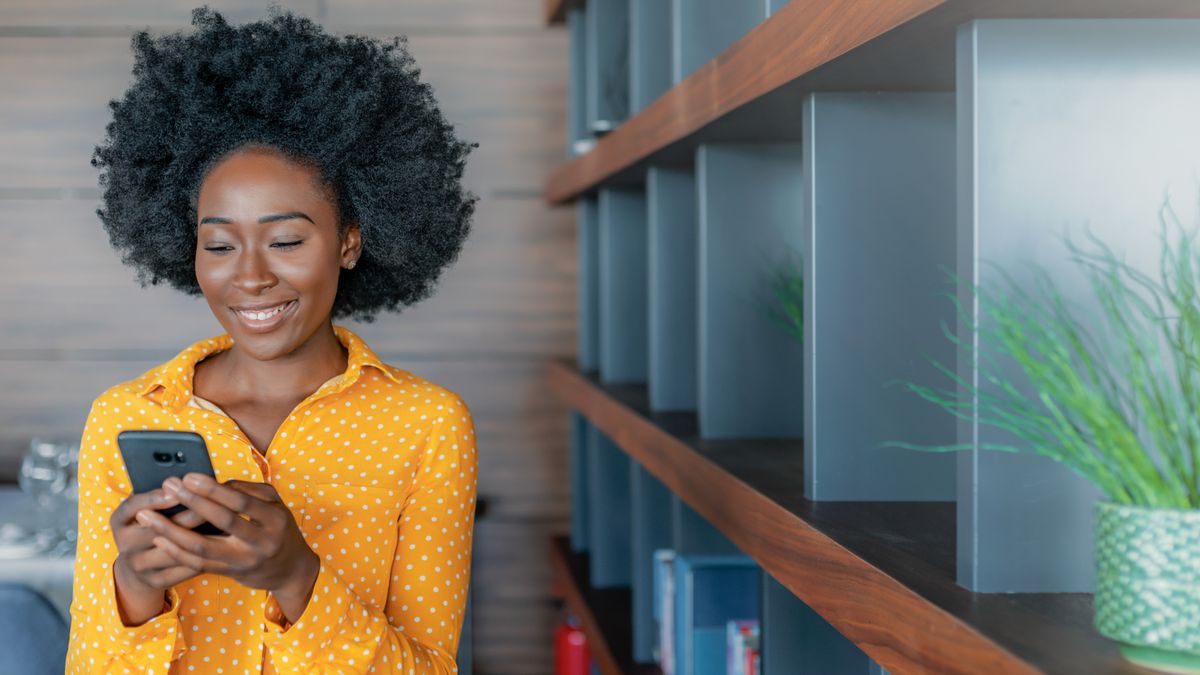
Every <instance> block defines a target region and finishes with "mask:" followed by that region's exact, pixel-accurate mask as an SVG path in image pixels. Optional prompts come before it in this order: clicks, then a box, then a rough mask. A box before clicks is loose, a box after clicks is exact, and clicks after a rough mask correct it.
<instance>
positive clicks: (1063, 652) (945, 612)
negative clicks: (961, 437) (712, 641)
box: [547, 361, 1149, 675]
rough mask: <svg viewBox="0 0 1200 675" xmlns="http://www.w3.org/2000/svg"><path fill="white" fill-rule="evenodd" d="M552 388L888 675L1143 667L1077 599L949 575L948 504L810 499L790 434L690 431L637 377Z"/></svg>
mask: <svg viewBox="0 0 1200 675" xmlns="http://www.w3.org/2000/svg"><path fill="white" fill-rule="evenodd" d="M547 379H548V382H549V384H550V386H551V388H552V389H553V390H554V392H555V393H556V394H557V396H558V397H559V398H561V399H562V400H563V401H564V402H565V403H566V404H567V405H568V406H570V407H571V408H572V409H574V410H577V411H579V412H580V413H581V414H582V415H583V416H584V417H586V418H587V419H588V420H589V422H591V423H592V424H594V425H596V426H597V427H598V428H600V429H601V430H602V431H603V432H604V433H605V434H607V435H608V436H609V437H610V438H611V439H612V440H613V441H614V442H615V443H617V444H618V445H619V446H620V447H621V448H622V449H623V450H624V451H625V452H627V453H628V454H629V455H630V456H631V457H632V458H633V459H635V460H636V461H638V462H639V463H641V464H642V465H643V466H645V467H646V469H647V470H649V471H650V472H651V473H652V474H654V475H655V476H656V477H657V478H658V479H659V480H661V481H662V482H663V483H664V484H665V485H666V486H667V487H668V488H669V489H670V490H672V491H673V492H675V493H676V494H678V495H679V496H680V498H682V499H683V500H684V501H685V502H687V503H688V504H689V505H690V506H691V507H692V508H693V509H695V510H696V511H697V512H699V513H700V514H701V515H702V516H704V517H705V518H706V519H708V520H709V521H710V522H711V523H712V524H713V525H714V526H715V527H716V528H717V529H719V530H720V531H721V532H722V533H724V534H725V536H726V537H728V538H729V539H730V540H732V541H733V543H734V544H736V545H737V546H738V547H739V548H740V549H741V550H743V551H744V552H745V553H747V554H748V555H750V556H751V557H753V558H754V559H755V560H756V561H758V563H759V564H760V565H762V567H763V569H765V570H766V571H767V572H768V573H770V574H771V575H772V576H774V577H775V578H776V579H777V580H778V581H779V582H780V583H782V584H783V585H784V586H786V587H787V588H788V589H789V590H790V591H791V592H793V593H795V594H796V596H797V597H799V598H800V600H802V601H803V602H804V603H805V604H807V605H809V606H810V607H812V608H813V610H815V611H816V612H817V613H819V614H820V615H821V616H822V617H824V619H825V620H826V621H828V622H829V623H830V624H832V625H833V626H834V627H835V628H837V629H838V630H839V631H840V632H841V633H842V634H843V635H845V636H846V637H847V638H848V639H850V640H851V641H853V642H854V643H855V644H857V645H858V646H859V648H861V649H862V650H863V651H864V652H866V653H867V654H868V655H869V656H870V657H871V658H873V659H875V661H877V662H878V663H879V664H880V665H882V666H883V667H884V668H886V669H888V671H889V672H891V673H892V674H893V675H901V674H903V673H930V672H936V673H963V674H964V675H966V674H976V673H989V674H1001V673H1049V674H1053V675H1058V674H1063V675H1066V674H1079V675H1084V674H1086V675H1117V674H1130V675H1131V674H1134V673H1147V672H1149V671H1145V670H1143V669H1140V668H1137V667H1135V666H1133V665H1131V664H1129V663H1128V662H1126V661H1124V660H1123V659H1122V658H1121V657H1120V656H1119V654H1118V653H1117V650H1116V646H1115V644H1113V643H1112V642H1110V641H1108V640H1106V639H1104V638H1103V637H1102V636H1101V635H1099V634H1098V633H1097V632H1096V631H1095V630H1094V629H1093V628H1092V625H1091V621H1092V601H1091V596H1090V595H1087V594H1078V593H1061V594H985V593H972V592H970V591H968V590H966V589H964V588H963V587H961V586H959V585H958V584H957V583H955V570H954V556H955V509H954V504H953V503H949V502H934V503H929V502H925V503H907V502H810V501H808V500H806V499H804V497H803V481H802V468H803V457H802V448H801V442H800V441H799V440H791V439H783V440H719V441H713V440H704V439H700V438H699V437H698V434H697V428H696V417H695V415H693V414H691V413H651V412H650V411H649V406H648V402H647V400H648V399H647V393H646V388H645V387H643V386H629V385H621V386H613V385H603V384H601V383H599V381H598V380H597V378H596V377H595V376H594V375H592V374H585V373H581V372H579V371H578V369H577V368H576V367H575V365H574V363H569V362H565V361H552V362H550V364H549V365H548V368H547Z"/></svg>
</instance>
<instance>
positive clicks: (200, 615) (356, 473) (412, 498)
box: [66, 325, 477, 675]
mask: <svg viewBox="0 0 1200 675" xmlns="http://www.w3.org/2000/svg"><path fill="white" fill-rule="evenodd" d="M334 332H335V333H336V334H337V337H338V339H339V340H340V341H341V343H342V344H343V345H344V346H345V347H346V349H347V351H348V352H349V360H348V364H347V368H346V372H344V373H342V374H341V375H338V376H336V377H334V378H331V379H330V380H329V381H327V382H325V383H324V384H323V385H321V387H320V388H319V389H317V391H315V392H313V394H312V395H310V396H309V397H308V398H306V399H305V400H304V401H302V402H301V403H300V404H299V405H297V406H296V408H295V410H293V411H292V413H291V414H290V415H289V416H288V418H287V419H286V420H285V421H284V422H283V424H282V425H281V426H280V427H279V430H278V431H277V432H276V434H275V438H274V440H272V442H271V445H270V447H269V448H268V449H267V452H266V456H265V457H264V456H263V455H261V454H259V452H258V451H257V450H256V449H255V448H254V447H253V446H252V444H251V443H250V441H249V440H248V439H247V437H246V435H245V434H244V433H243V432H242V431H241V429H240V428H239V427H238V426H237V424H236V423H235V422H234V421H233V419H232V418H230V417H229V416H227V415H225V414H224V413H222V412H221V411H220V408H217V407H216V406H215V405H213V404H212V403H210V402H208V401H204V400H203V399H199V397H196V396H194V395H193V393H192V385H191V382H192V375H193V373H194V372H195V364H196V363H197V362H199V361H200V360H202V359H203V358H204V357H206V356H208V355H210V354H213V353H215V352H218V351H221V350H224V349H228V348H229V347H230V346H232V344H233V339H232V338H231V337H230V336H229V334H228V333H226V334H223V335H220V336H217V337H213V338H210V339H205V340H201V341H199V342H196V343H195V344H193V345H192V346H190V347H188V348H187V349H185V350H183V351H182V352H180V353H179V354H178V355H177V356H176V357H175V358H173V359H171V360H170V361H168V362H167V363H164V364H162V365H161V366H158V367H157V368H154V369H151V370H150V371H148V372H146V373H144V374H143V375H141V376H139V377H137V378H135V379H133V380H130V381H128V382H124V383H121V384H118V385H116V386H114V387H112V388H110V389H109V390H108V391H106V392H104V393H103V394H101V395H100V396H99V397H98V398H96V400H95V401H94V402H93V403H92V407H91V411H90V412H89V413H88V418H87V423H86V426H85V429H84V433H83V439H82V441H81V444H80V455H79V546H78V554H77V557H76V561H75V579H74V595H73V598H72V602H71V638H70V646H69V648H68V652H67V666H66V671H67V673H71V674H77V673H230V674H234V673H236V674H239V675H240V674H242V673H259V672H262V673H281V674H282V673H288V674H299V673H406V674H407V673H455V672H457V671H458V668H457V667H456V665H455V662H454V656H455V653H456V651H457V648H458V641H459V631H460V628H461V626H462V622H463V610H464V608H465V605H466V600H467V587H468V579H469V575H470V568H471V534H472V527H473V525H474V520H475V490H476V466H477V461H476V454H475V434H474V424H473V422H472V419H471V414H470V411H469V410H468V409H467V406H466V405H465V404H464V403H463V401H462V399H461V398H460V397H459V396H458V395H457V394H455V393H454V392H451V391H449V390H447V389H444V388H442V387H440V386H438V385H436V384H433V383H432V382H429V381H427V380H424V379H422V378H420V377H418V376H416V375H413V374H412V373H409V372H407V371H404V370H401V369H399V368H394V367H391V366H388V365H386V364H384V363H382V362H381V361H380V360H379V359H378V357H377V356H376V355H375V354H374V352H372V351H371V349H370V348H369V347H368V346H367V345H366V343H364V342H363V341H362V339H361V338H359V337H358V336H357V335H355V334H354V333H353V332H351V331H350V330H349V329H347V328H345V327H343V326H338V325H335V326H334ZM125 429H167V430H182V431H188V430H190V431H195V432H197V433H199V434H200V435H202V436H203V437H204V439H205V441H206V443H207V445H208V451H209V455H210V456H211V458H212V463H213V468H214V470H215V471H216V475H217V480H218V481H225V480H230V479H240V480H248V481H259V482H267V483H270V484H271V485H273V486H274V487H275V489H276V491H278V492H279V495H280V496H281V497H282V498H283V501H284V502H285V503H286V504H287V506H288V508H289V509H291V511H292V514H293V516H294V517H295V519H296V522H297V523H298V524H299V526H300V530H301V531H302V532H303V533H304V537H305V540H306V541H307V542H308V545H309V546H310V547H311V548H312V550H313V551H314V552H316V553H317V554H318V555H319V556H320V558H321V569H320V573H319V574H318V576H317V581H316V585H315V587H314V588H313V593H312V599H311V600H310V601H309V603H308V606H307V607H306V608H305V610H304V613H303V614H302V615H301V616H300V619H299V620H298V621H297V622H296V623H295V624H288V623H287V620H286V618H285V617H284V615H283V612H282V610H280V608H279V605H278V604H277V603H276V602H275V600H274V598H273V597H271V595H270V593H269V592H267V591H265V590H261V589H253V588H247V587H245V586H242V585H241V584H239V583H237V582H236V581H234V580H233V579H231V578H229V577H225V576H221V575H216V574H201V575H199V576H197V577H194V578H192V579H189V580H188V581H185V582H183V583H181V584H178V585H177V586H175V587H173V588H172V589H170V590H169V591H168V592H167V597H166V598H165V600H166V602H165V603H164V611H163V613H162V614H160V615H159V616H157V617H154V618H153V619H151V620H150V621H147V622H146V623H144V624H141V625H139V626H126V625H124V624H123V623H122V621H121V617H120V614H119V612H118V609H117V602H116V590H115V586H114V582H113V576H112V564H113V561H114V560H115V559H116V557H117V547H116V544H115V543H114V540H113V536H112V531H111V529H110V527H109V518H110V516H111V515H112V512H113V510H114V509H115V508H116V507H117V505H118V504H120V502H121V501H122V500H124V499H125V498H126V497H128V496H129V495H130V494H131V485H130V482H129V476H128V473H127V472H126V470H125V464H124V462H123V460H122V459H121V455H120V452H119V449H118V447H117V440H116V439H117V434H118V433H119V432H121V431H122V430H125Z"/></svg>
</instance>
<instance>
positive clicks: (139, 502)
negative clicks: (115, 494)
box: [109, 488, 179, 527]
mask: <svg viewBox="0 0 1200 675" xmlns="http://www.w3.org/2000/svg"><path fill="white" fill-rule="evenodd" d="M178 503H179V498H178V497H177V496H175V495H173V494H171V493H170V492H169V491H167V490H164V489H162V488H155V489H153V490H148V491H146V492H138V493H136V494H133V495H130V496H129V497H126V498H125V500H124V501H122V502H121V503H120V504H119V505H117V508H115V509H113V513H112V517H111V519H110V522H109V525H115V526H117V527H123V526H125V525H128V524H129V523H130V522H132V521H133V517H134V515H135V514H136V513H137V512H138V511H140V510H142V509H167V508H170V507H172V506H174V505H176V504H178Z"/></svg>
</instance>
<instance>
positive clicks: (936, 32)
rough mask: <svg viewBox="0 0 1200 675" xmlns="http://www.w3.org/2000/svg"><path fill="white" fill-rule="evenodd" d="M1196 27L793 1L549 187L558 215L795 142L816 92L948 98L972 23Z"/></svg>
mask: <svg viewBox="0 0 1200 675" xmlns="http://www.w3.org/2000/svg"><path fill="white" fill-rule="evenodd" d="M1072 17H1079V18H1108V17H1114V18H1130V17H1147V18H1154V17H1167V18H1196V17H1200V4H1198V3H1195V2H1192V1H1191V0H1147V1H1145V2H1137V3H1130V2H1126V1H1124V0H1057V1H1056V2H1044V1H1042V0H894V1H892V2H872V1H871V0H792V1H791V2H789V3H788V4H787V5H785V6H784V7H782V8H781V9H780V10H779V11H778V12H776V13H775V14H774V15H772V16H771V17H770V18H768V19H767V20H766V21H764V22H762V23H761V24H759V25H758V26H757V27H756V28H754V29H753V30H751V31H750V32H749V33H748V34H747V35H746V36H745V37H743V38H742V39H741V40H739V41H738V42H736V43H734V44H733V45H732V46H731V47H729V48H728V49H726V50H725V51H724V52H722V53H721V54H719V55H717V57H716V58H715V59H713V60H712V61H709V62H708V63H706V64H705V65H703V66H701V67H700V68H699V69H698V70H696V71H695V72H694V73H692V74H691V75H690V76H689V77H688V78H687V79H685V80H684V81H683V82H680V83H679V84H678V85H676V86H674V87H672V88H671V89H670V90H668V91H667V92H666V93H665V94H663V95H662V96H661V97H660V98H658V99H657V100H656V101H654V102H653V103H651V104H650V105H649V106H647V107H646V108H645V109H643V110H642V111H641V112H640V113H638V114H637V115H634V116H633V117H631V118H629V119H627V120H625V121H624V122H623V123H622V124H621V126H619V127H617V129H616V130H615V131H613V132H611V133H609V134H607V135H605V136H604V137H603V138H602V139H600V141H599V142H598V143H597V144H596V146H595V147H594V148H593V149H592V150H591V151H590V152H588V153H587V154H585V155H582V156H580V157H577V158H575V159H573V160H570V161H567V162H565V163H564V164H562V165H560V166H559V167H558V168H557V169H555V170H554V172H553V173H551V174H549V177H548V178H547V179H546V181H545V189H544V195H545V199H546V200H547V201H548V202H550V203H553V204H560V203H564V202H568V201H570V200H572V199H574V198H575V197H576V196H578V195H579V194H581V193H583V192H587V191H589V190H591V189H593V188H595V187H596V186H598V185H600V184H602V183H604V184H617V185H620V184H626V183H628V182H630V181H632V180H636V179H637V178H636V177H637V172H638V170H639V169H640V168H641V167H643V166H644V165H645V164H646V163H647V162H648V161H654V162H673V161H678V160H680V159H685V158H686V157H687V156H689V155H690V154H691V152H692V150H693V149H694V148H695V146H696V145H697V144H698V143H701V142H714V141H759V140H776V141H783V140H795V139H797V138H798V137H799V128H800V123H799V119H800V117H799V105H800V101H801V100H802V99H803V97H804V95H805V94H807V93H808V92H811V91H951V90H953V88H954V35H955V31H956V29H957V27H958V26H959V25H960V24H962V23H965V22H967V21H970V20H972V19H988V18H1072Z"/></svg>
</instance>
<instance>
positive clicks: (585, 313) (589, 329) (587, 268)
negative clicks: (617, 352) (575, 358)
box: [575, 197, 600, 371]
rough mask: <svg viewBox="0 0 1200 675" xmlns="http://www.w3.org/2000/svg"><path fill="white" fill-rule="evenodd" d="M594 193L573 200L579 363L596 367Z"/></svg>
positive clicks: (596, 224) (597, 299) (597, 315)
mask: <svg viewBox="0 0 1200 675" xmlns="http://www.w3.org/2000/svg"><path fill="white" fill-rule="evenodd" d="M598 210H599V209H598V205H597V203H596V198H595V197H580V198H579V199H578V200H577V201H576V202H575V227H576V228H577V235H576V238H575V241H576V246H577V247H578V254H579V281H578V284H579V285H578V287H577V288H578V291H579V367H580V368H581V369H583V370H588V371H590V370H596V369H597V368H599V367H600V223H599V220H600V218H599V213H598Z"/></svg>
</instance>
